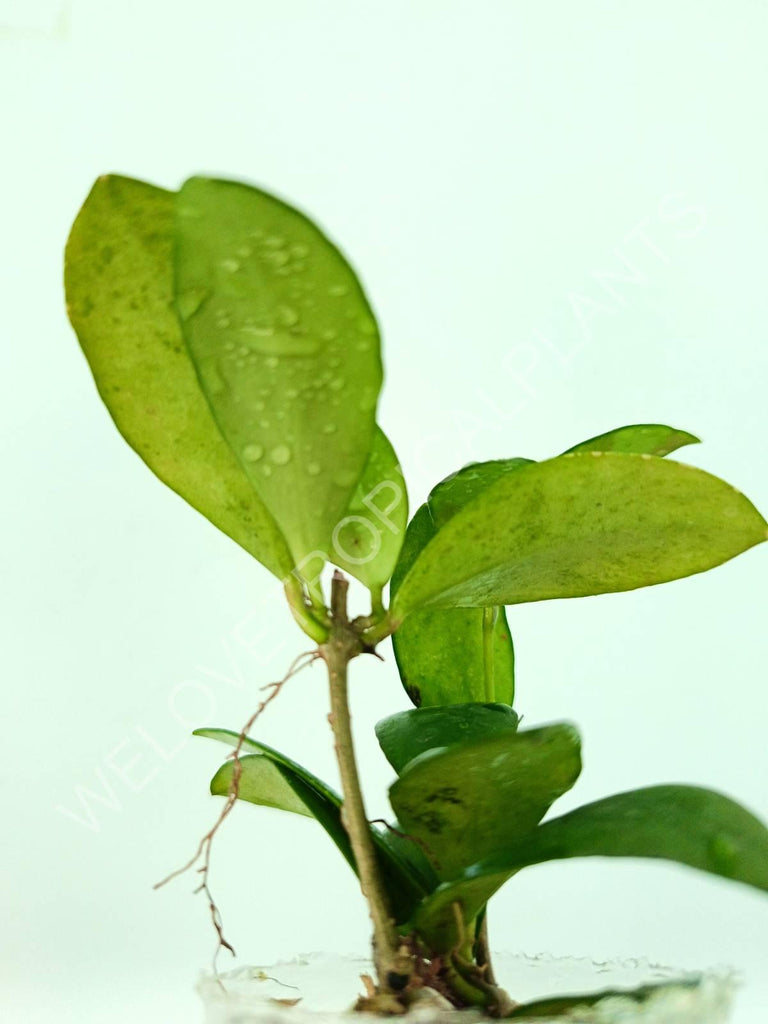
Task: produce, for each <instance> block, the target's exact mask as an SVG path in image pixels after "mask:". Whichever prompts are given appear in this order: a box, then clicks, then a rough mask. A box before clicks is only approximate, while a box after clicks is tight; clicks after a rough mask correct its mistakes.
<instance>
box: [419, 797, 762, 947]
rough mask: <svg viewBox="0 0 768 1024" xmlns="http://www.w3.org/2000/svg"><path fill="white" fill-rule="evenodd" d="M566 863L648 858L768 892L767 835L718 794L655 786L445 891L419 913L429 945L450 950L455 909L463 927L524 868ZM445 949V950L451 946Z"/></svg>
mask: <svg viewBox="0 0 768 1024" xmlns="http://www.w3.org/2000/svg"><path fill="white" fill-rule="evenodd" d="M568 857H650V858H662V859H665V860H671V861H677V862H678V863H680V864H687V865H688V866H690V867H694V868H698V869H699V870H701V871H707V872H710V873H711V874H715V875H721V876H723V877H724V878H730V879H732V880H734V881H737V882H743V883H744V884H746V885H751V886H754V887H756V888H758V889H763V890H766V891H768V829H766V827H765V825H763V823H762V822H760V821H759V820H758V819H757V818H755V817H754V815H752V814H750V813H749V811H747V810H745V809H744V808H743V807H740V806H739V804H737V803H735V802H734V801H733V800H730V799H729V798H728V797H725V796H723V795H721V794H720V793H715V792H712V791H711V790H707V789H700V788H698V787H694V786H651V787H648V788H647V789H638V790H634V791H632V792H628V793H619V794H618V795H616V796H611V797H607V798H605V799H603V800H598V801H596V802H595V803H592V804H587V805H585V806H584V807H579V808H578V809H577V810H575V811H571V812H570V813H569V814H565V815H563V816H562V817H560V818H553V819H552V820H550V821H547V822H545V823H544V824H543V825H540V826H539V827H538V828H536V829H534V830H533V831H530V832H528V834H523V833H520V834H518V835H517V836H513V837H510V840H509V842H508V844H507V845H506V847H505V849H503V850H502V849H501V848H499V850H498V852H496V853H494V854H491V855H489V856H488V857H487V858H485V859H481V860H480V861H479V862H478V863H477V864H474V865H472V866H471V867H468V868H467V869H466V870H465V871H464V874H463V877H461V878H457V879H456V880H454V881H452V882H448V883H446V884H445V885H442V886H440V888H439V889H438V890H436V892H435V893H433V894H432V896H430V897H428V898H427V899H426V900H425V901H424V903H422V904H421V905H420V906H419V908H418V909H417V911H416V914H415V915H414V918H413V922H412V923H413V925H414V927H416V928H417V929H418V930H419V931H420V932H421V933H422V934H423V935H424V937H425V938H428V939H429V940H434V941H436V942H438V943H439V948H440V949H445V948H448V949H449V948H451V943H453V942H455V941H456V926H455V921H454V911H453V904H454V903H459V904H460V905H461V908H462V913H463V915H464V919H465V920H472V918H473V916H474V915H475V914H476V913H477V912H478V911H479V910H480V908H481V907H483V906H484V905H485V904H486V902H487V901H488V900H489V899H490V897H491V896H492V895H493V894H494V893H495V892H496V890H497V889H499V888H500V887H501V886H502V885H503V884H504V882H505V881H507V879H508V878H510V877H511V876H512V875H513V874H516V873H517V872H518V871H520V870H521V869H522V868H524V867H528V866H530V865H533V864H540V863H544V862H545V861H550V860H559V859H563V858H568ZM446 943H447V945H445V944H446Z"/></svg>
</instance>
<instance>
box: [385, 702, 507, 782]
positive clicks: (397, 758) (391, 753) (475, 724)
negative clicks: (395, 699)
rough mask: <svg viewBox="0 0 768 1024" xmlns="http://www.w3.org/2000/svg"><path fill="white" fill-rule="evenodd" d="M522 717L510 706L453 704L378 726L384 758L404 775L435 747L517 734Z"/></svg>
mask: <svg viewBox="0 0 768 1024" xmlns="http://www.w3.org/2000/svg"><path fill="white" fill-rule="evenodd" d="M517 725H518V717H517V715H516V714H515V712H514V711H513V710H512V708H511V707H509V706H508V705H507V704H452V705H450V706H448V707H433V708H415V709H414V710H413V711H399V712H398V713H397V714H395V715H390V716H389V717H388V718H383V719H382V720H381V721H380V722H377V724H376V737H377V739H378V741H379V744H380V745H381V749H382V750H383V751H384V756H385V757H386V759H387V760H388V761H389V763H390V764H391V765H392V767H393V768H394V769H395V771H396V772H397V774H398V775H400V774H401V773H402V771H403V769H404V768H405V767H406V765H407V764H409V763H410V762H411V761H412V760H413V759H414V758H415V757H418V756H419V755H420V754H423V753H425V752H426V751H428V750H432V749H433V748H434V747H450V746H452V745H453V744H454V743H464V742H472V741H473V740H478V739H483V738H484V737H487V736H494V735H496V734H497V733H509V732H515V730H516V729H517Z"/></svg>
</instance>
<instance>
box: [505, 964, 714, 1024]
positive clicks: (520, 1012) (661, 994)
mask: <svg viewBox="0 0 768 1024" xmlns="http://www.w3.org/2000/svg"><path fill="white" fill-rule="evenodd" d="M700 984H701V978H700V976H694V977H691V978H680V979H678V980H675V981H665V982H657V983H655V984H651V985H642V986H640V987H639V988H635V989H629V990H628V989H605V990H603V991H602V992H590V993H585V994H582V995H568V996H554V997H553V998H551V999H537V1000H536V1001H535V1002H532V1003H521V1004H520V1005H518V1006H516V1007H515V1009H514V1010H513V1011H512V1013H510V1014H509V1015H508V1018H507V1019H511V1020H521V1021H523V1024H525V1021H530V1020H540V1019H541V1018H542V1017H545V1018H546V1019H547V1021H551V1019H552V1017H558V1016H561V1015H566V1014H567V1016H568V1021H571V1022H572V1021H573V1020H574V1018H573V1016H572V1011H573V1010H575V1009H577V1008H578V1009H581V1008H586V1007H592V1006H595V1007H596V1006H599V1004H600V1003H603V1002H604V1001H606V1000H608V999H617V998H621V1000H622V1010H624V1008H625V1007H626V1005H627V1003H630V1004H631V1003H635V1004H636V1005H637V1006H643V1007H645V1008H646V1010H650V1007H651V1005H653V1007H654V1009H655V1008H656V1007H657V1006H658V1005H659V1000H661V999H666V998H667V996H668V995H669V994H670V993H678V992H680V993H686V994H687V993H689V992H691V991H692V990H695V989H696V988H698V986H699V985H700ZM678 999H679V996H678ZM678 1005H679V1003H678ZM606 1009H607V1007H606ZM661 1013H662V1014H663V1017H664V1019H666V1018H667V1014H666V1013H664V1012H663V1011H661ZM583 1019H584V1020H585V1021H587V1020H589V1019H590V1018H586V1017H585V1018H583ZM591 1019H592V1020H593V1021H594V1022H595V1024H597V1021H598V1019H597V1018H591ZM612 1019H613V1017H612ZM643 1019H645V1020H647V1021H649V1022H650V1021H652V1020H653V1019H654V1018H653V1017H650V1016H646V1015H645V1011H644V1014H643ZM661 1019H662V1017H661V1016H660V1017H659V1020H661ZM545 1024H546V1022H545Z"/></svg>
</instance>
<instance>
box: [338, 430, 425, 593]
mask: <svg viewBox="0 0 768 1024" xmlns="http://www.w3.org/2000/svg"><path fill="white" fill-rule="evenodd" d="M407 522H408V496H407V493H406V490H405V480H404V479H403V474H402V472H401V470H400V463H399V462H398V458H397V455H396V454H395V450H394V448H393V447H392V445H391V444H390V443H389V441H388V440H387V438H386V436H385V435H384V433H383V431H382V430H381V429H380V428H379V427H377V428H376V433H375V434H374V435H373V444H372V447H371V453H370V455H369V457H368V461H367V462H366V464H365V469H364V470H363V475H362V476H361V477H360V480H359V481H358V484H357V487H356V489H355V493H354V494H353V495H352V497H351V499H350V502H349V505H348V506H347V510H346V513H345V515H344V516H343V517H342V519H341V520H340V522H339V523H338V524H337V526H336V528H335V529H334V532H333V536H332V538H331V552H330V560H331V561H332V562H333V563H334V564H335V565H338V566H339V568H340V569H344V570H345V571H346V572H348V573H349V574H350V575H351V576H354V577H355V578H356V579H358V580H360V582H361V583H363V584H364V585H365V586H366V587H368V588H369V589H370V590H372V591H374V592H376V593H377V594H380V593H381V589H382V587H383V586H384V584H385V583H386V582H387V580H388V579H389V578H390V576H391V575H392V571H393V569H394V568H395V563H396V562H397V556H398V555H399V553H400V548H401V547H402V544H403V538H404V536H405V527H406V523H407Z"/></svg>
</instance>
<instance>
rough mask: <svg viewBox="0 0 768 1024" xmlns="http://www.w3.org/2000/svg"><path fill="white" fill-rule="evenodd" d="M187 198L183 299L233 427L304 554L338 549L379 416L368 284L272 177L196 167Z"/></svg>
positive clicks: (193, 350) (224, 426)
mask: <svg viewBox="0 0 768 1024" xmlns="http://www.w3.org/2000/svg"><path fill="white" fill-rule="evenodd" d="M177 210H178V216H177V218H176V302H177V309H178V312H179V316H180V318H181V322H182V330H183V333H184V337H185V340H186V343H187V346H188V348H189V351H190V354H191V356H192V359H193V361H194V363H195V365H196V367H197V372H198V376H199V378H200V382H201V385H202V388H203V391H204V392H205V395H206V398H207V399H208V402H209V404H210V407H211V409H212V411H213V414H214V417H215V419H216V422H217V423H218V425H219V429H220V430H221V432H222V433H223V435H224V436H225V437H226V439H227V441H228V442H229V444H230V446H231V448H232V450H233V451H234V452H235V454H236V456H237V458H238V459H239V460H240V463H241V465H242V467H243V469H244V471H245V473H246V474H247V476H248V477H249V479H250V480H251V482H252V483H253V485H254V487H255V488H256V489H257V491H258V493H259V494H260V495H261V497H262V499H263V501H264V503H265V504H266V505H267V507H268V508H269V510H270V511H271V513H272V514H273V516H274V518H275V520H276V522H277V523H278V524H279V526H280V529H281V530H282V532H283V533H284V534H285V536H286V538H287V539H288V544H289V547H290V549H291V552H292V554H293V556H294V558H295V559H296V560H297V561H300V560H301V559H303V558H304V557H305V556H307V555H309V554H310V553H311V552H314V551H317V550H321V551H326V552H327V551H328V550H329V546H330V544H331V537H332V534H333V530H334V528H335V526H336V525H337V523H338V522H339V520H340V519H341V518H342V516H343V515H344V513H345V510H346V507H347V505H348V503H349V500H350V497H351V495H352V493H353V491H354V489H355V486H356V485H357V482H358V480H359V479H360V475H361V473H362V471H363V468H364V466H365V463H366V461H367V460H368V456H369V453H370V450H371V444H372V440H373V434H374V428H375V411H376V403H377V399H378V394H379V388H380V386H381V360H380V356H379V339H378V329H377V326H376V322H375V320H374V318H373V314H372V313H371V309H370V307H369V305H368V302H367V300H366V298H365V295H364V294H363V291H362V289H361V287H360V284H359V282H358V281H357V278H356V277H355V275H354V273H353V272H352V270H351V268H350V267H349V265H348V263H347V262H346V260H345V259H344V257H343V256H342V255H341V253H340V252H339V250H338V249H337V248H336V247H335V246H334V245H333V244H332V243H331V242H330V241H329V240H328V239H327V238H326V237H325V236H324V235H323V234H322V233H321V232H320V230H319V229H318V228H317V227H316V226H315V225H314V224H313V223H312V222H311V221H310V220H308V219H307V218H306V217H305V216H304V215H303V214H301V213H299V212H298V211H297V210H295V209H293V208H292V207H290V206H288V205H287V204H285V203H283V202H281V201H280V200H279V199H277V198H275V197H274V196H271V195H268V194H267V193H265V192H262V191H260V190H259V189H256V188H251V187H250V186H247V185H243V184H240V183H237V182H230V181H219V180H214V179H210V178H192V179H190V180H189V181H187V182H186V183H185V184H184V186H183V187H182V189H181V191H180V193H179V197H178V202H177Z"/></svg>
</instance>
